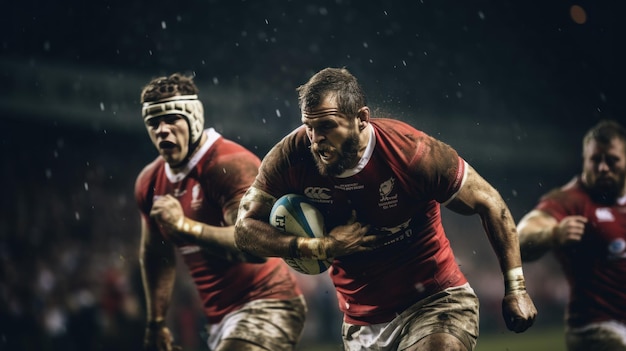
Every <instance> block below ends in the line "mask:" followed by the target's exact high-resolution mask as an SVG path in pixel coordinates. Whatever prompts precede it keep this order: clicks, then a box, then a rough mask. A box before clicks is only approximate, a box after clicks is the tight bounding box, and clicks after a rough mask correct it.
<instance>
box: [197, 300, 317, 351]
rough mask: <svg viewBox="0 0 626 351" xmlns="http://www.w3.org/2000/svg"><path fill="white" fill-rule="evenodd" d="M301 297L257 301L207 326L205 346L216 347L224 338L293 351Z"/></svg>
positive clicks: (275, 350)
mask: <svg viewBox="0 0 626 351" xmlns="http://www.w3.org/2000/svg"><path fill="white" fill-rule="evenodd" d="M306 311H307V308H306V304H305V300H304V297H303V296H300V297H296V298H293V299H288V300H277V299H267V300H256V301H251V302H248V303H246V304H245V305H243V306H242V307H241V308H240V309H238V310H237V311H233V312H231V313H229V314H227V315H226V316H225V317H224V319H222V321H221V322H220V323H217V324H210V325H207V327H206V328H207V332H208V334H209V336H208V339H207V345H208V346H209V350H215V349H216V348H217V346H218V345H219V343H220V342H221V341H222V340H225V339H238V340H246V341H249V342H251V343H253V344H256V345H259V346H261V347H264V348H266V349H267V350H269V351H293V350H294V349H295V346H296V344H297V343H298V341H299V340H300V336H301V334H302V329H303V327H304V320H305V315H306Z"/></svg>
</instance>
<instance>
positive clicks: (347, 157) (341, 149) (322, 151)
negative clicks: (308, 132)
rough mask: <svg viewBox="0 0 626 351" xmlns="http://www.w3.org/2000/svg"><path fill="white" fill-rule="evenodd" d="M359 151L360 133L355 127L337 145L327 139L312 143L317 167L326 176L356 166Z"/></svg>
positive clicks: (338, 173) (334, 174) (336, 174)
mask: <svg viewBox="0 0 626 351" xmlns="http://www.w3.org/2000/svg"><path fill="white" fill-rule="evenodd" d="M351 125H353V124H351ZM358 151H359V134H358V132H357V131H356V130H355V129H353V128H352V129H350V130H349V132H348V134H347V136H346V138H345V139H344V140H343V141H342V142H341V143H340V144H339V145H337V146H334V145H332V144H331V143H329V142H327V141H324V142H321V143H313V144H312V145H311V153H312V154H313V158H314V159H315V164H316V165H317V169H318V170H319V172H320V174H321V175H324V176H338V175H340V174H341V173H343V172H344V171H345V170H347V169H350V168H351V167H354V165H355V164H356V163H357V157H358Z"/></svg>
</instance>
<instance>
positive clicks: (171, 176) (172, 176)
mask: <svg viewBox="0 0 626 351" xmlns="http://www.w3.org/2000/svg"><path fill="white" fill-rule="evenodd" d="M204 133H206V135H207V137H208V138H207V141H206V142H205V143H204V144H203V145H202V147H200V149H198V152H196V153H195V154H194V155H193V157H192V158H191V159H189V162H187V164H186V165H185V168H183V169H182V170H181V171H180V172H178V173H174V172H172V168H171V167H170V165H169V163H165V175H166V176H167V179H168V180H169V181H170V182H172V183H178V182H180V181H181V180H183V179H185V177H186V176H187V174H189V172H190V171H191V170H192V169H193V168H194V167H195V166H196V165H197V164H198V162H199V161H200V158H202V156H204V154H206V152H207V151H208V150H209V149H210V148H211V146H213V144H214V143H215V141H216V140H217V139H218V138H219V137H220V136H221V134H220V133H218V132H217V131H216V130H215V129H213V128H208V129H205V130H204Z"/></svg>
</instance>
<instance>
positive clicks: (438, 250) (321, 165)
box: [235, 68, 537, 351]
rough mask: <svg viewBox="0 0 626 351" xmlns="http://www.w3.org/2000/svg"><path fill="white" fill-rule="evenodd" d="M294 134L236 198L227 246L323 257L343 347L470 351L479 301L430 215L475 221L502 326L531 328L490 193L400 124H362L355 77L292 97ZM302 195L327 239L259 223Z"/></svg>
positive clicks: (448, 155) (511, 228) (440, 148)
mask: <svg viewBox="0 0 626 351" xmlns="http://www.w3.org/2000/svg"><path fill="white" fill-rule="evenodd" d="M298 92H299V106H300V110H301V113H302V124H303V125H302V126H300V127H298V128H297V129H295V130H294V131H292V132H291V133H290V134H288V135H287V136H285V137H284V138H283V139H282V140H281V141H280V142H278V143H277V144H276V145H275V146H274V147H273V148H272V149H271V150H270V151H269V153H268V154H267V155H266V156H265V157H264V159H263V161H262V164H261V167H260V169H259V174H258V175H257V177H256V179H255V181H254V183H253V184H252V186H251V188H250V189H249V190H248V191H247V192H246V194H245V195H244V197H243V199H242V201H241V204H240V209H239V214H238V219H237V222H236V225H235V240H236V244H237V246H238V247H239V248H240V249H242V250H243V251H246V252H248V253H251V254H254V255H258V256H263V257H272V256H277V257H283V258H286V259H313V260H318V261H324V260H329V259H331V260H332V265H331V266H330V268H329V269H328V274H329V276H330V278H331V280H332V282H333V284H334V286H335V288H336V293H337V298H338V301H339V308H340V309H341V311H342V312H343V313H344V320H343V326H342V337H343V344H344V349H345V350H348V351H351V350H382V351H386V350H388V351H391V350H421V351H424V350H426V351H428V350H432V351H448V350H463V351H468V350H473V349H474V347H475V345H476V341H477V338H478V326H479V319H478V310H479V305H478V304H479V301H478V297H477V296H476V294H475V293H474V291H473V289H472V288H471V286H470V285H469V283H468V281H467V279H466V278H465V276H464V274H463V273H462V272H461V270H460V269H459V267H458V265H457V263H456V261H455V257H454V253H453V252H452V249H451V247H450V243H449V241H448V239H447V237H446V234H445V231H444V228H443V226H442V221H441V210H440V206H441V205H444V206H447V207H448V208H449V209H451V210H453V211H456V212H458V213H461V214H464V215H471V214H476V215H478V216H480V218H481V220H482V222H483V225H484V228H485V232H486V234H487V236H488V238H489V240H490V242H491V244H492V246H493V249H494V252H495V254H496V256H497V258H498V259H499V263H500V269H501V271H502V274H503V284H504V288H505V293H504V296H503V300H502V313H503V317H504V320H505V322H506V325H507V327H508V328H509V329H510V330H512V331H514V332H523V331H525V330H526V329H527V328H529V327H530V326H531V325H532V324H533V322H534V319H535V316H536V313H537V311H536V309H535V306H534V304H533V302H532V300H531V298H530V296H529V295H528V293H527V292H526V288H525V280H524V274H523V271H522V261H521V257H520V249H519V242H518V236H517V232H516V228H515V222H514V221H513V218H512V216H511V213H510V211H509V209H508V207H507V205H506V204H505V202H504V201H503V199H502V197H501V196H500V194H499V193H498V191H497V190H496V189H494V188H493V187H492V186H491V185H490V184H489V183H488V182H487V181H485V179H483V178H482V177H481V176H480V175H479V174H478V173H477V172H476V170H475V169H474V168H472V167H471V166H470V165H469V164H468V163H467V162H466V161H465V160H463V159H462V158H461V157H460V156H459V155H458V154H457V152H456V151H455V150H454V149H453V148H452V147H450V146H449V145H446V144H444V143H443V142H441V141H439V140H437V139H435V138H433V137H431V136H429V135H427V134H426V133H424V132H422V131H419V130H417V129H415V128H413V127H411V126H409V125H408V124H406V123H403V122H400V121H397V120H393V119H387V118H372V117H371V116H370V109H369V107H368V106H367V105H366V101H365V95H364V93H363V91H362V88H361V86H360V85H359V83H358V82H357V80H356V78H355V77H354V76H353V75H352V74H350V72H348V71H347V70H346V69H343V68H327V69H323V70H321V71H320V72H318V73H316V74H315V75H314V76H313V77H312V78H311V79H310V80H309V81H308V82H307V83H306V84H304V85H303V86H301V87H299V88H298ZM286 194H296V195H300V196H304V197H306V198H307V199H308V201H310V202H311V203H313V204H314V205H315V207H316V208H317V209H318V210H319V211H320V212H321V214H322V215H323V218H324V226H325V228H326V231H327V233H326V234H325V235H322V236H318V235H314V237H310V236H308V235H306V236H305V235H301V234H299V233H289V231H288V230H282V229H281V228H279V226H277V225H276V223H273V222H274V220H275V218H273V217H270V213H271V212H272V208H273V207H274V204H275V202H276V201H277V200H279V199H280V198H281V197H283V196H284V195H286Z"/></svg>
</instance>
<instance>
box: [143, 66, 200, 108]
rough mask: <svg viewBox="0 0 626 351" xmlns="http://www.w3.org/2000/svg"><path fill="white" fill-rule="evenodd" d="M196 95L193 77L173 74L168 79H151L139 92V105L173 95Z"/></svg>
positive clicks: (196, 90)
mask: <svg viewBox="0 0 626 351" xmlns="http://www.w3.org/2000/svg"><path fill="white" fill-rule="evenodd" d="M195 94H198V87H197V86H196V84H195V83H194V82H193V77H190V76H185V75H183V74H181V73H174V74H172V75H170V76H169V77H158V78H154V79H152V80H151V81H150V82H149V83H148V84H146V86H145V87H144V88H143V89H142V91H141V103H144V102H152V101H158V100H161V99H165V98H168V97H172V96H175V95H195Z"/></svg>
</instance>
